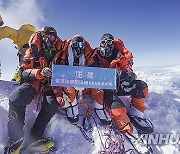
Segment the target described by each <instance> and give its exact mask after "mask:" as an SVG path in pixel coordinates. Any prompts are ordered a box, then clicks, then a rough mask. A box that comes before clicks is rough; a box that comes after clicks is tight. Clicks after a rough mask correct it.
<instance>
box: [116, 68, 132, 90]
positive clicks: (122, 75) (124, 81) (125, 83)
mask: <svg viewBox="0 0 180 154" xmlns="http://www.w3.org/2000/svg"><path fill="white" fill-rule="evenodd" d="M133 80H135V74H134V73H133V72H124V71H119V72H118V74H117V87H118V89H119V88H121V89H123V90H124V91H125V92H130V91H131V90H133V89H135V88H136V85H135V84H132V81H133Z"/></svg>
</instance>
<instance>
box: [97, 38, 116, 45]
mask: <svg viewBox="0 0 180 154" xmlns="http://www.w3.org/2000/svg"><path fill="white" fill-rule="evenodd" d="M113 43H114V42H113V40H112V39H105V40H101V42H100V46H101V47H104V46H106V45H109V46H111V45H113Z"/></svg>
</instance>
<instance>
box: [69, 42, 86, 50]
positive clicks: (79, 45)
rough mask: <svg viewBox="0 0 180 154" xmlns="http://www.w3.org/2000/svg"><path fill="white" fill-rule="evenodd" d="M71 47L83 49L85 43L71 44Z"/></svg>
mask: <svg viewBox="0 0 180 154" xmlns="http://www.w3.org/2000/svg"><path fill="white" fill-rule="evenodd" d="M72 47H73V48H80V49H84V47H85V43H84V42H73V43H72Z"/></svg>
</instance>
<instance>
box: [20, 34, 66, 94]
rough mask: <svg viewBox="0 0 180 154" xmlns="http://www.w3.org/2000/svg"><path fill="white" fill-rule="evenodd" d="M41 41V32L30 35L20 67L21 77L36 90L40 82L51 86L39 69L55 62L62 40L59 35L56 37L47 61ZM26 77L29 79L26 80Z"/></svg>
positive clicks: (47, 86)
mask: <svg viewBox="0 0 180 154" xmlns="http://www.w3.org/2000/svg"><path fill="white" fill-rule="evenodd" d="M42 43H43V42H42V36H41V32H36V33H34V34H33V35H32V36H31V38H30V40H29V46H30V48H29V49H28V50H27V51H26V53H25V56H24V59H23V63H22V68H21V69H22V71H21V72H22V79H24V80H25V82H28V83H29V84H31V85H32V86H33V87H34V88H35V89H36V91H37V92H38V91H39V89H40V86H41V84H45V85H43V87H46V88H51V87H50V79H49V78H47V77H43V76H42V74H41V71H42V69H43V68H44V67H49V68H51V66H52V64H56V63H57V60H58V58H59V55H60V49H61V47H62V44H63V41H62V40H61V39H60V38H59V37H57V38H56V43H55V48H54V49H51V50H52V51H53V55H52V59H51V60H50V61H49V62H48V61H47V59H46V57H45V54H44V50H43V48H42ZM27 75H28V76H27ZM26 77H27V78H28V79H30V80H31V81H26Z"/></svg>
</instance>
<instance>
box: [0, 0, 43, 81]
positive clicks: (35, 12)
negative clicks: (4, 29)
mask: <svg viewBox="0 0 180 154" xmlns="http://www.w3.org/2000/svg"><path fill="white" fill-rule="evenodd" d="M37 1H38V0H16V1H14V0H0V14H1V16H2V18H3V21H4V25H5V26H6V25H7V26H10V27H12V28H15V29H19V28H20V26H21V25H22V24H24V23H30V24H32V25H34V26H35V27H36V29H37V30H38V29H40V23H41V22H42V21H44V20H45V18H44V13H43V9H42V7H41V5H39V4H38V2H37ZM4 25H3V26H4ZM14 46H15V45H14V44H13V43H12V40H9V39H4V40H0V61H2V66H1V67H2V73H3V74H2V77H3V79H7V80H10V79H11V78H12V76H13V74H14V71H15V69H16V67H17V66H18V57H17V56H16V53H17V51H16V49H15V48H14ZM2 53H3V54H2Z"/></svg>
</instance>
